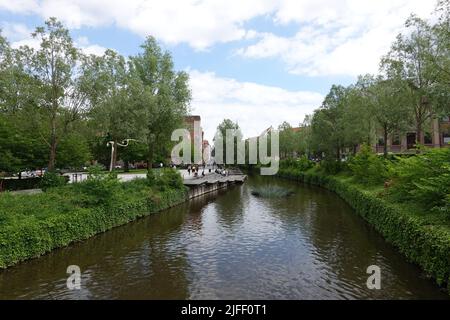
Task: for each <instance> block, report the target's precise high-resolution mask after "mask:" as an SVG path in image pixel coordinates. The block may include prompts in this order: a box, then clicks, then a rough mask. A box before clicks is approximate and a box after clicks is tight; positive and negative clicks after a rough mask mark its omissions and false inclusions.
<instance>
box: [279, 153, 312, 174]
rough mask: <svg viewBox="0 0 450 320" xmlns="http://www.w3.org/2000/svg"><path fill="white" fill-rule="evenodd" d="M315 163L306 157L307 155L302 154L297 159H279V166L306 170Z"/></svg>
mask: <svg viewBox="0 0 450 320" xmlns="http://www.w3.org/2000/svg"><path fill="white" fill-rule="evenodd" d="M314 165H315V163H314V162H313V161H311V160H309V159H308V157H307V156H302V157H300V158H298V159H295V158H288V159H284V160H281V161H280V167H281V168H294V169H297V170H300V171H306V170H309V169H311V168H312V167H314Z"/></svg>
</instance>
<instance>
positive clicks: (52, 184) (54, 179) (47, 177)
mask: <svg viewBox="0 0 450 320" xmlns="http://www.w3.org/2000/svg"><path fill="white" fill-rule="evenodd" d="M66 183H67V179H66V178H65V177H63V176H61V175H60V174H59V173H55V172H46V173H45V174H44V176H43V177H42V180H41V181H40V183H39V187H40V188H41V189H42V190H44V191H45V190H47V189H49V188H56V187H62V186H63V185H65V184H66Z"/></svg>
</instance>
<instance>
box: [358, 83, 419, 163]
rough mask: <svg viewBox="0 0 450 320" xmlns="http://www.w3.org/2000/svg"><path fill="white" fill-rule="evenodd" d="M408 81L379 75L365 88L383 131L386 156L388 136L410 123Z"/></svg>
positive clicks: (402, 129) (371, 110)
mask: <svg viewBox="0 0 450 320" xmlns="http://www.w3.org/2000/svg"><path fill="white" fill-rule="evenodd" d="M405 91H406V92H407V91H408V87H407V83H406V82H405V81H403V80H402V79H383V78H382V77H381V76H379V77H378V78H377V79H373V82H372V83H371V84H369V86H368V87H366V88H364V93H365V94H366V96H367V98H368V99H367V100H366V101H367V105H368V106H369V108H370V113H371V114H372V115H373V116H374V118H375V120H376V121H377V124H378V126H379V127H380V128H381V130H382V132H383V140H384V150H383V153H384V156H385V157H387V155H388V148H387V140H388V136H389V135H392V134H394V133H395V132H401V131H404V130H405V129H406V127H407V125H408V123H410V120H411V116H410V107H409V102H410V101H409V99H405Z"/></svg>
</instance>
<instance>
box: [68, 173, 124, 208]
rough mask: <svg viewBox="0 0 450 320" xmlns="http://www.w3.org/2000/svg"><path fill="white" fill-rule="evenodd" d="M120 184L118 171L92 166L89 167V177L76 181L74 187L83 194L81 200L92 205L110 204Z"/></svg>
mask: <svg viewBox="0 0 450 320" xmlns="http://www.w3.org/2000/svg"><path fill="white" fill-rule="evenodd" d="M118 186H119V180H118V179H117V174H116V173H114V172H108V173H105V172H104V171H103V170H102V168H101V167H100V166H91V167H89V168H88V177H87V179H86V180H85V181H83V182H80V183H76V184H75V185H74V188H75V189H76V190H78V191H80V193H81V194H82V195H81V197H80V201H81V202H83V203H84V204H85V205H88V206H90V205H94V204H102V205H108V204H110V202H111V200H112V198H113V195H114V193H115V191H116V189H117V188H118Z"/></svg>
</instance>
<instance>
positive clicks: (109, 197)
mask: <svg viewBox="0 0 450 320" xmlns="http://www.w3.org/2000/svg"><path fill="white" fill-rule="evenodd" d="M49 180H51V179H49ZM186 199H187V190H186V187H185V186H184V185H183V183H182V180H181V177H180V176H179V175H178V174H176V173H174V172H170V171H169V170H168V171H166V172H163V173H162V174H161V175H159V176H150V177H148V178H147V179H137V180H133V181H130V182H123V183H122V182H118V180H117V177H115V176H111V175H105V174H99V173H93V174H92V175H91V177H90V179H88V180H87V181H85V182H82V183H78V184H71V185H65V186H57V187H53V188H52V187H49V186H48V188H47V189H46V192H44V193H42V194H36V195H13V194H10V193H4V194H1V195H0V268H7V267H9V266H13V265H15V264H17V263H19V262H21V261H24V260H27V259H30V258H35V257H39V256H41V255H43V254H45V253H48V252H50V251H51V250H53V249H56V248H60V247H64V246H67V245H69V244H70V243H73V242H75V241H81V240H85V239H87V238H90V237H92V236H94V235H96V234H98V233H101V232H104V231H107V230H109V229H111V228H113V227H116V226H120V225H123V224H126V223H127V222H130V221H133V220H135V219H137V218H139V217H142V216H145V215H149V214H152V213H155V212H158V211H161V210H163V209H167V208H169V207H171V206H174V205H177V204H179V203H181V202H184V201H186Z"/></svg>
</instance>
